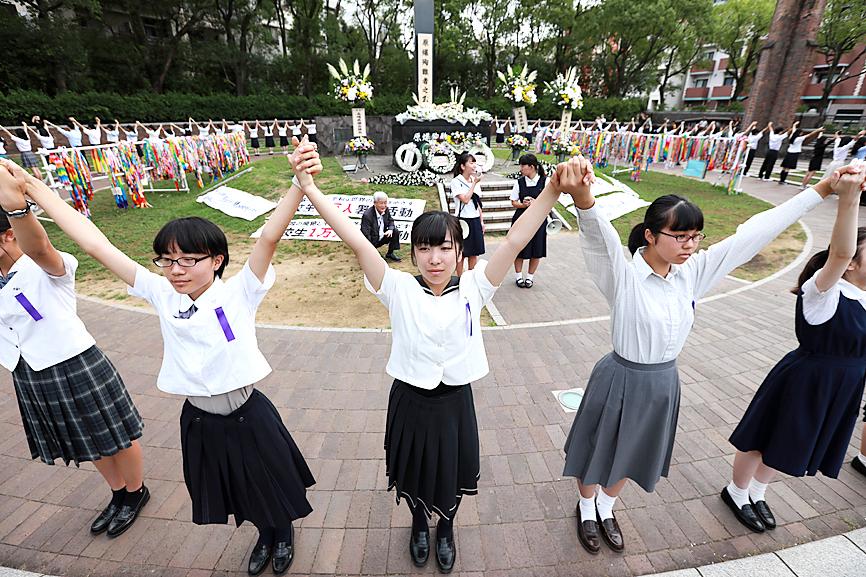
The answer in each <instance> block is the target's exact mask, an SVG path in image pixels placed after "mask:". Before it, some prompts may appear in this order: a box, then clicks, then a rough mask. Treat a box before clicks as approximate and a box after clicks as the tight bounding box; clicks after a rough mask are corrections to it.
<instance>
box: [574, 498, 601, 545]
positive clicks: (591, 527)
mask: <svg viewBox="0 0 866 577" xmlns="http://www.w3.org/2000/svg"><path fill="white" fill-rule="evenodd" d="M596 519H597V518H596ZM596 519H588V520H586V521H584V520H582V519H581V518H580V505H578V506H577V538H578V540H579V541H580V544H581V545H583V548H584V549H586V550H587V551H589V552H590V553H592V554H593V555H597V554H598V552H599V550H600V549H601V537H599V534H598V533H599V528H598V521H597V520H596Z"/></svg>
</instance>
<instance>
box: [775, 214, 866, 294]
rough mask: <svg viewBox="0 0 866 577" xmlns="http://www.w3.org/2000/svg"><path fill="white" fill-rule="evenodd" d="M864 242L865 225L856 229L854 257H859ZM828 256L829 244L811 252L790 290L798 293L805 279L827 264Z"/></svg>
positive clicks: (865, 234)
mask: <svg viewBox="0 0 866 577" xmlns="http://www.w3.org/2000/svg"><path fill="white" fill-rule="evenodd" d="M864 243H866V227H864V226H861V227H860V228H858V229H857V249H856V250H855V251H854V259H856V258H859V256H860V247H861V246H863V244H864ZM829 257H830V247H829V246H828V247H827V248H826V249H824V250H822V251H818V252H816V253H815V254H813V255H812V258H810V259H809V261H808V262H807V263H806V266H804V267H803V272H801V273H800V276H799V278H797V286H795V287H794V288H792V289H791V292H792V293H794V294H800V291H802V290H803V285H804V284H806V281H807V280H809V279H810V278H812V277H813V276H814V275H815V273H816V272H818V271H819V270H820V269H822V268H824V265H825V264H827V259H828V258H829ZM854 259H851V260H854Z"/></svg>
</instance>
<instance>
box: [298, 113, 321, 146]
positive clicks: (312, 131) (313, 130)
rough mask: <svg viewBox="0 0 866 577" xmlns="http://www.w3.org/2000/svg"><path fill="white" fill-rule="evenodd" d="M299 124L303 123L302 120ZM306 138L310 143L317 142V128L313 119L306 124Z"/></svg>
mask: <svg viewBox="0 0 866 577" xmlns="http://www.w3.org/2000/svg"><path fill="white" fill-rule="evenodd" d="M301 122H303V120H301ZM307 138H308V139H309V140H310V142H312V143H318V142H319V135H318V128H317V127H316V120H315V119H313V120H312V121H310V123H309V124H307Z"/></svg>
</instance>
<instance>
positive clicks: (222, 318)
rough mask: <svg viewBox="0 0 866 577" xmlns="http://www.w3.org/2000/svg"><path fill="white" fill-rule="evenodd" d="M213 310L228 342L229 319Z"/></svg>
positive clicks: (230, 337)
mask: <svg viewBox="0 0 866 577" xmlns="http://www.w3.org/2000/svg"><path fill="white" fill-rule="evenodd" d="M214 312H215V313H216V316H217V320H218V321H219V322H220V326H221V327H222V329H223V333H224V334H225V336H226V340H227V341H229V342H231V341H233V340H235V334H234V333H233V332H232V328H231V326H229V320H228V319H227V318H226V314H225V313H224V312H223V308H222V307H217V308H216V309H214ZM37 314H38V313H37Z"/></svg>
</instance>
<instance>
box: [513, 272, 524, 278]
mask: <svg viewBox="0 0 866 577" xmlns="http://www.w3.org/2000/svg"><path fill="white" fill-rule="evenodd" d="M521 278H523V271H521V272H515V273H514V280H517V279H521Z"/></svg>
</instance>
